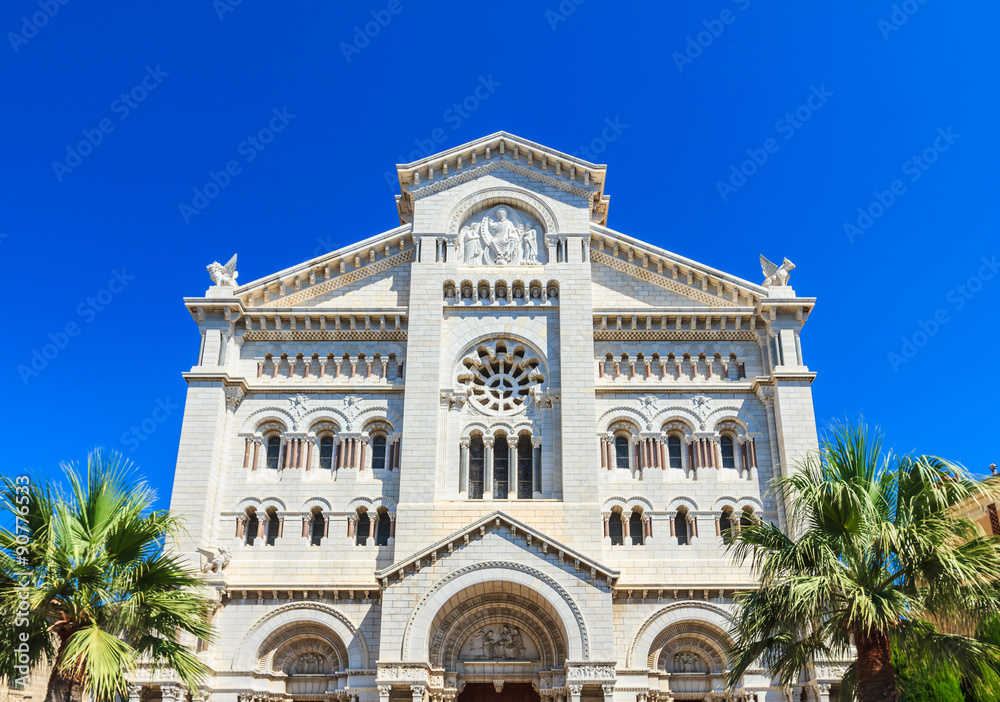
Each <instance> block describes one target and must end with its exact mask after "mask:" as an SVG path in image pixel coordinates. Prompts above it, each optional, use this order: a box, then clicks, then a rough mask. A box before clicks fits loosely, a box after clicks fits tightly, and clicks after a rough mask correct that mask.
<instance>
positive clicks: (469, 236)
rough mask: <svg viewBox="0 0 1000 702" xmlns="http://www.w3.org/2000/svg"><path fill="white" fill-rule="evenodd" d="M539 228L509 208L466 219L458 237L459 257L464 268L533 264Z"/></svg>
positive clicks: (496, 209) (497, 208)
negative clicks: (465, 266)
mask: <svg viewBox="0 0 1000 702" xmlns="http://www.w3.org/2000/svg"><path fill="white" fill-rule="evenodd" d="M541 230H542V228H541V226H539V225H538V223H537V222H535V221H534V220H532V219H531V218H530V217H528V216H527V215H525V214H524V213H522V212H519V211H518V210H515V209H514V208H512V207H510V206H509V205H498V206H497V207H494V208H492V209H489V210H487V211H486V212H481V213H478V214H475V215H473V216H472V217H470V218H469V219H468V220H466V222H465V223H464V224H463V225H462V228H461V229H460V230H459V234H458V243H459V258H460V260H461V261H462V263H464V264H465V265H467V266H515V265H536V264H538V263H540V261H539V250H538V240H539V232H540V231H541Z"/></svg>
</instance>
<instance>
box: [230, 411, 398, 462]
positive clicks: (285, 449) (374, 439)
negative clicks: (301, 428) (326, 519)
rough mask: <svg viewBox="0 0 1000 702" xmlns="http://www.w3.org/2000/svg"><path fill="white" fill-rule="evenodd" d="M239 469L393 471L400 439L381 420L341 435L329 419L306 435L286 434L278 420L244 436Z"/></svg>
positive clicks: (319, 422) (385, 422)
mask: <svg viewBox="0 0 1000 702" xmlns="http://www.w3.org/2000/svg"><path fill="white" fill-rule="evenodd" d="M244 441H245V446H244V450H243V468H245V469H248V470H251V471H256V470H260V469H265V470H272V471H280V470H286V469H290V468H305V470H307V471H311V470H317V471H318V470H324V471H338V470H344V469H356V470H359V471H379V472H380V473H381V472H382V471H393V470H396V469H398V468H399V465H400V448H401V445H402V442H401V436H400V435H399V433H398V432H396V431H395V430H394V428H393V426H392V425H391V424H389V423H388V422H387V421H385V420H381V419H375V420H372V421H370V422H368V423H367V424H366V425H365V426H364V428H363V429H362V430H361V431H360V432H353V433H351V432H343V431H341V429H340V425H339V424H338V423H337V422H336V421H335V420H333V419H320V420H318V421H316V422H314V423H313V424H312V426H311V427H310V429H309V431H307V432H303V433H293V432H289V431H288V429H287V427H286V426H285V423H284V422H283V421H281V420H279V419H269V420H266V421H263V422H261V423H260V424H258V425H257V429H256V431H254V432H253V433H252V434H250V435H245V436H244Z"/></svg>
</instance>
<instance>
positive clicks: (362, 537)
mask: <svg viewBox="0 0 1000 702" xmlns="http://www.w3.org/2000/svg"><path fill="white" fill-rule="evenodd" d="M371 529H372V522H371V519H370V518H369V517H368V512H362V513H361V514H359V515H358V528H357V531H355V532H354V537H355V541H354V542H355V543H356V544H357V545H358V546H364V545H366V544H367V543H368V533H369V532H370V531H371Z"/></svg>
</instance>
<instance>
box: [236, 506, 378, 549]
mask: <svg viewBox="0 0 1000 702" xmlns="http://www.w3.org/2000/svg"><path fill="white" fill-rule="evenodd" d="M241 507H242V509H240V510H239V511H237V513H236V533H235V538H236V539H237V540H239V541H240V542H241V543H242V544H243V545H244V546H255V545H263V546H265V547H267V546H276V545H278V544H279V542H280V540H281V539H282V538H284V536H285V522H286V521H290V520H291V521H294V520H300V521H301V525H302V530H301V535H300V538H301V539H302V540H303V541H305V542H306V543H308V544H309V545H310V546H321V545H322V544H323V543H324V541H325V540H327V539H329V537H330V525H331V524H333V523H335V521H336V520H337V519H343V520H344V522H345V524H344V527H343V528H344V530H345V531H344V533H345V535H346V536H345V538H346V540H347V541H348V542H349V543H350V544H351V545H353V546H361V547H368V548H371V547H374V546H391V545H392V544H393V541H394V539H395V537H396V505H395V503H394V502H393V501H392V500H390V499H388V498H378V499H376V500H369V499H367V498H359V499H356V500H353V501H352V502H351V504H350V505H349V507H348V511H347V512H346V513H335V512H333V511H331V510H330V506H329V504H328V503H326V502H325V501H320V500H315V499H314V500H311V501H310V503H307V504H306V505H305V509H304V511H302V512H295V513H292V512H288V511H286V510H284V506H283V505H282V504H280V502H278V501H277V500H273V499H269V500H265V501H264V502H263V503H261V502H259V501H257V500H244V501H243V503H241Z"/></svg>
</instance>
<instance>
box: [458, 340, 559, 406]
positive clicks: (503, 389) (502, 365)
mask: <svg viewBox="0 0 1000 702" xmlns="http://www.w3.org/2000/svg"><path fill="white" fill-rule="evenodd" d="M538 365H539V361H538V359H537V358H525V356H524V349H523V348H522V347H518V348H517V349H515V350H514V351H513V352H511V353H508V352H507V349H506V346H505V345H504V344H503V343H499V344H497V346H496V348H495V349H494V350H492V351H491V350H490V349H487V348H486V347H482V346H481V347H480V348H479V351H478V354H476V355H473V356H470V357H467V358H466V360H465V367H466V368H467V369H468V371H469V374H467V375H464V376H463V377H462V378H460V380H462V381H464V382H465V383H466V384H467V386H468V388H469V400H470V402H471V403H472V404H473V406H474V407H476V408H477V409H479V410H481V411H483V412H486V413H489V414H512V413H515V412H518V411H520V410H522V409H524V407H525V406H526V405H527V403H528V402H529V401H530V399H531V388H532V387H533V386H534V385H536V384H537V383H538V382H540V381H541V379H542V376H541V374H540V373H537V372H536V370H535V369H536V368H537V366H538Z"/></svg>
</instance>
